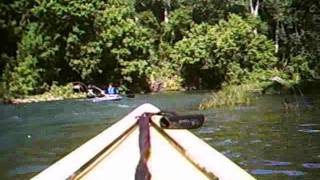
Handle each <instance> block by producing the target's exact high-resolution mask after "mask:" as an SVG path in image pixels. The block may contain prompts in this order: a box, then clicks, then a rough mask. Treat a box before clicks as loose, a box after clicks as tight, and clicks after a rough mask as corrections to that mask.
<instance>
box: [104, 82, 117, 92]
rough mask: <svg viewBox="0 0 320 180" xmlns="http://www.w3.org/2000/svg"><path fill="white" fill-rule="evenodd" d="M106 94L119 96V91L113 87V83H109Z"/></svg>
mask: <svg viewBox="0 0 320 180" xmlns="http://www.w3.org/2000/svg"><path fill="white" fill-rule="evenodd" d="M105 91H106V92H105V93H106V94H118V93H119V92H118V89H117V88H115V87H113V85H112V83H109V86H108V89H106V90H105Z"/></svg>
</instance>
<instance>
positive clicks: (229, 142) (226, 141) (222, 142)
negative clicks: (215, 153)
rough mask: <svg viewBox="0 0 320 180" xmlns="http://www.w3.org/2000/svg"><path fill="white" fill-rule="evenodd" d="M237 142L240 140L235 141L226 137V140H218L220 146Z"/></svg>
mask: <svg viewBox="0 0 320 180" xmlns="http://www.w3.org/2000/svg"><path fill="white" fill-rule="evenodd" d="M237 143H238V141H233V140H231V139H226V140H223V141H220V142H218V143H217V145H218V146H226V145H231V144H237Z"/></svg>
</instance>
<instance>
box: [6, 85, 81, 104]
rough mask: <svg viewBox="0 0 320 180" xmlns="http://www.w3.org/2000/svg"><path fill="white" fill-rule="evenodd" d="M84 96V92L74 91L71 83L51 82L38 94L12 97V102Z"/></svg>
mask: <svg viewBox="0 0 320 180" xmlns="http://www.w3.org/2000/svg"><path fill="white" fill-rule="evenodd" d="M78 98H86V93H75V92H74V91H73V86H72V84H67V85H65V86H57V85H55V84H53V85H52V86H51V87H50V90H49V91H47V92H45V93H43V94H39V95H30V96H25V97H23V98H16V99H12V100H11V101H12V102H13V103H31V102H41V101H55V100H64V99H78Z"/></svg>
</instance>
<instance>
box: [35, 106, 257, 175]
mask: <svg viewBox="0 0 320 180" xmlns="http://www.w3.org/2000/svg"><path fill="white" fill-rule="evenodd" d="M146 112H148V113H159V112H160V109H159V108H157V107H156V106H154V105H152V104H148V103H146V104H143V105H141V106H139V107H137V108H136V109H135V110H133V111H132V112H131V113H129V114H128V115H127V116H125V117H124V118H122V119H121V120H120V121H118V122H117V123H115V124H114V125H112V126H111V127H109V128H108V129H106V130H104V131H103V132H101V133H100V134H98V135H97V136H96V137H94V138H92V139H90V140H89V141H88V142H86V143H85V144H83V145H81V146H80V147H78V148H77V149H75V150H74V151H72V152H71V153H70V154H68V155H66V156H65V157H63V158H62V159H61V160H59V161H57V162H56V163H54V164H53V165H51V166H49V167H48V168H47V169H45V170H44V171H42V172H40V173H39V174H38V175H36V176H35V177H33V178H32V180H48V179H55V180H60V179H61V180H62V179H88V180H91V179H92V180H100V179H101V180H102V179H117V180H131V179H132V180H133V179H137V178H135V175H136V174H135V173H136V169H137V165H138V164H139V163H140V161H139V160H141V149H139V146H140V142H139V138H140V135H139V133H141V132H139V129H140V127H139V125H140V122H138V120H137V117H141V116H142V115H143V114H144V113H146ZM159 119H161V116H160V115H153V116H152V117H151V120H150V122H148V123H149V126H150V127H149V130H150V134H149V135H150V151H149V156H148V159H147V161H143V162H144V163H145V165H146V168H147V169H148V171H149V173H150V174H151V178H150V179H159V180H165V179H192V180H202V179H203V180H204V179H223V180H224V179H228V180H230V179H235V180H242V179H243V180H253V179H255V178H254V177H252V176H251V175H250V174H249V173H247V172H246V171H245V170H243V169H242V168H241V167H239V166H238V165H237V164H235V163H234V162H232V161H231V160H230V159H228V158H227V157H225V156H224V155H223V154H221V153H220V152H218V151H217V150H215V149H214V148H212V147H211V146H209V145H208V144H207V143H205V142H204V141H202V140H201V139H199V138H198V137H197V136H195V135H194V134H192V133H191V132H189V131H188V130H185V129H164V128H161V125H160V121H159ZM143 158H145V157H143ZM138 179H139V178H138Z"/></svg>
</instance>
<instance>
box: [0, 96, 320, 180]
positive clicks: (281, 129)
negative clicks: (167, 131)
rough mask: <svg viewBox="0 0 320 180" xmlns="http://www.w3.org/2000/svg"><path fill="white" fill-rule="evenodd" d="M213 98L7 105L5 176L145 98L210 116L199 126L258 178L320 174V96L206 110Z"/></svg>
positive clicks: (0, 154)
mask: <svg viewBox="0 0 320 180" xmlns="http://www.w3.org/2000/svg"><path fill="white" fill-rule="evenodd" d="M206 96H208V93H204V92H193V93H192V92H172V93H158V94H147V95H137V96H136V97H135V98H128V99H126V98H124V99H123V100H121V101H116V102H100V103H92V102H90V101H87V100H67V101H56V102H44V103H34V104H22V105H3V104H0V179H1V180H6V179H13V180H18V179H29V178H31V177H32V176H34V175H35V174H37V173H39V172H40V171H41V170H43V169H45V168H46V167H48V166H49V165H50V164H52V163H54V162H55V161H57V160H59V159H60V158H62V157H63V156H65V155H67V154H68V153H69V152H71V151H72V150H74V149H75V148H76V147H78V146H79V145H81V144H83V143H84V142H86V141H87V140H89V139H90V138H92V137H94V136H95V135H97V134H98V133H99V132H101V131H103V130H104V129H105V128H107V127H109V126H110V125H112V124H113V123H115V122H117V120H119V119H121V117H123V116H125V115H126V114H127V113H128V112H130V111H131V110H132V109H134V108H135V107H137V106H138V105H140V104H143V103H145V102H149V103H153V104H154V105H156V106H158V107H160V108H161V109H164V110H175V111H177V112H178V113H180V114H191V113H203V114H204V115H205V116H206V118H207V119H208V121H207V122H206V123H205V124H204V126H203V127H202V128H200V129H196V130H192V132H193V133H195V134H196V135H197V136H199V137H200V138H201V139H203V140H204V141H206V142H207V143H208V144H210V145H211V146H213V147H214V148H215V149H217V150H218V151H220V152H222V153H223V154H224V155H226V156H227V157H229V158H230V159H232V160H233V161H234V162H236V163H237V164H238V165H240V166H241V167H242V168H244V169H245V170H246V171H248V172H249V173H250V174H252V175H253V176H254V177H256V178H257V179H262V180H267V179H272V180H274V179H281V180H286V179H310V180H311V179H320V119H319V118H320V111H319V108H320V96H317V95H311V96H306V97H305V98H303V99H302V100H301V98H300V99H298V101H297V102H300V103H299V107H295V108H293V106H289V107H292V108H291V109H290V110H285V109H284V106H283V105H282V102H283V100H284V97H283V96H263V97H259V98H257V99H256V101H255V103H254V105H252V106H238V107H233V108H218V109H210V110H205V111H199V110H198V109H197V106H198V104H199V102H201V100H202V99H203V98H204V97H206ZM288 98H289V99H291V100H293V99H294V97H290V96H288ZM194 148H196V147H194ZM230 173H232V172H230Z"/></svg>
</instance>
